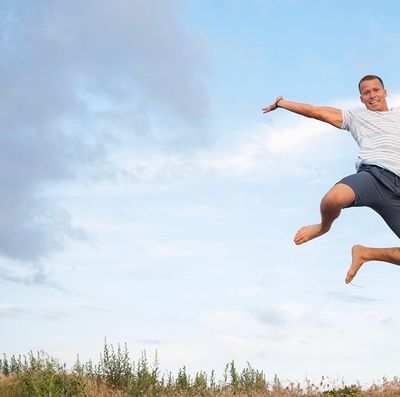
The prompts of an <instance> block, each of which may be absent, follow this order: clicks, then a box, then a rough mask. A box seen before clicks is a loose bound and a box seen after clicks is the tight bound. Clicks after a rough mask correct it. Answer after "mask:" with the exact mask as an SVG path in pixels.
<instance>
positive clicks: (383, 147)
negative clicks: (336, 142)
mask: <svg viewBox="0 0 400 397" xmlns="http://www.w3.org/2000/svg"><path fill="white" fill-rule="evenodd" d="M358 89H359V91H360V99H361V102H362V103H363V104H364V105H365V108H357V109H352V110H349V111H346V110H341V109H336V108H332V107H328V106H313V105H308V104H304V103H297V102H291V101H287V100H285V99H284V98H283V97H281V96H280V97H278V98H277V99H276V100H275V102H274V103H272V104H271V105H269V106H267V107H265V108H263V112H264V113H268V112H271V111H273V110H275V109H277V108H282V109H286V110H289V111H291V112H294V113H297V114H300V115H302V116H305V117H310V118H314V119H317V120H320V121H323V122H325V123H328V124H331V125H333V126H334V127H337V128H340V129H343V130H347V131H349V132H350V133H351V135H352V136H353V138H354V139H355V140H356V142H357V144H358V146H359V147H360V151H359V154H358V159H357V162H356V168H357V173H356V174H353V175H349V176H347V177H345V178H343V179H342V180H341V181H339V182H338V183H337V184H336V185H334V186H333V187H332V188H331V189H330V190H329V191H328V193H327V194H326V195H325V196H324V197H323V199H322V201H321V206H320V212H321V222H320V223H318V224H315V225H309V226H304V227H302V228H301V229H300V230H299V231H298V232H297V233H296V235H295V237H294V242H295V244H297V245H299V244H303V243H306V242H307V241H310V240H312V239H314V238H316V237H319V236H322V235H323V234H325V233H326V232H328V231H329V229H330V228H331V226H332V223H333V221H334V220H335V219H336V218H337V217H338V216H339V215H340V212H341V210H342V209H343V208H349V207H363V206H365V207H369V208H372V209H373V210H374V211H376V212H377V213H378V214H379V215H380V216H381V217H382V218H383V219H384V221H385V222H386V224H387V225H388V226H389V227H390V228H391V229H392V230H393V232H394V233H395V234H396V235H397V236H398V237H399V238H400V107H399V108H391V109H389V108H388V105H387V102H386V97H387V92H386V89H385V87H384V84H383V81H382V79H381V78H380V77H378V76H375V75H367V76H364V77H363V78H362V79H361V80H360V82H359V84H358ZM374 260H375V261H383V262H388V263H393V264H396V265H400V248H371V247H364V246H362V245H355V246H354V247H353V248H352V263H351V265H350V268H349V270H348V272H347V275H346V280H345V281H346V283H347V284H348V283H350V282H351V281H352V280H353V278H354V276H355V275H356V273H357V272H358V270H359V269H360V267H361V266H362V265H363V264H364V263H365V262H369V261H374Z"/></svg>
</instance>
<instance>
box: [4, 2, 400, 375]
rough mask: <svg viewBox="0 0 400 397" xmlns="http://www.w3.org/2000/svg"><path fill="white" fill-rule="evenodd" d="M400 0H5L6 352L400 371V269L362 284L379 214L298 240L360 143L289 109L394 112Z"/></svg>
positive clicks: (203, 366)
mask: <svg viewBox="0 0 400 397" xmlns="http://www.w3.org/2000/svg"><path fill="white" fill-rule="evenodd" d="M399 12H400V3H398V2H396V1H386V2H384V3H382V4H380V5H379V6H377V5H376V3H375V2H372V1H368V0H363V1H353V2H345V1H342V0H338V1H335V2H329V1H316V0H304V1H302V0H247V1H245V0H230V1H228V0H220V1H218V2H215V1H211V0H186V1H183V0H182V1H180V0H169V1H162V0H158V1H156V0H133V1H128V0H115V1H112V2H109V1H106V0H86V1H84V2H82V1H78V0H68V1H67V0H37V1H34V2H33V1H30V0H0V46H1V54H2V56H1V59H0V68H1V73H0V87H1V90H0V125H1V130H0V162H1V167H0V180H1V186H2V189H1V195H0V212H1V217H0V321H1V331H0V336H1V337H0V347H1V349H0V350H1V353H6V354H7V355H11V354H26V353H27V352H29V351H44V352H47V353H48V354H50V355H51V356H53V357H56V358H58V359H60V361H62V362H66V363H73V362H74V360H75V358H76V356H77V354H79V356H80V359H81V361H86V360H89V359H92V360H93V361H96V360H98V358H99V353H100V352H101V350H102V348H103V343H104V340H105V338H107V342H108V343H109V344H113V345H115V346H116V345H117V344H118V343H120V344H124V343H126V344H127V346H128V350H129V352H130V354H131V357H132V358H133V359H134V360H135V359H137V358H138V357H140V354H141V352H142V351H143V350H145V351H146V352H147V354H148V356H149V357H152V356H153V355H154V354H155V352H157V354H158V358H159V361H160V363H161V367H162V368H164V369H165V370H166V371H173V372H174V371H176V370H177V369H178V368H180V367H182V366H183V365H185V366H186V368H187V370H188V371H189V372H196V371H199V370H204V371H211V370H212V369H215V370H216V372H217V373H219V371H220V372H221V371H222V370H223V368H224V366H225V364H226V363H228V362H230V361H231V360H235V362H236V363H237V365H238V367H244V366H246V365H247V363H248V362H249V363H250V364H251V365H252V367H254V368H257V369H259V370H262V371H264V372H265V374H266V376H267V378H268V379H273V376H274V375H275V374H277V375H278V376H279V377H280V378H281V379H282V380H283V381H284V380H289V381H295V380H298V381H302V380H304V379H305V378H306V377H308V378H310V379H320V378H321V377H322V376H325V377H329V378H331V379H343V380H344V381H346V382H352V381H354V380H358V381H360V382H373V381H376V380H379V379H381V378H382V377H383V376H387V377H393V376H395V375H398V373H397V372H396V371H397V370H398V362H397V361H398V360H397V357H398V356H399V354H400V348H399V347H398V346H399V344H398V343H397V339H398V333H399V329H400V318H399V316H398V315H399V314H400V304H399V299H398V294H397V291H398V283H399V282H400V269H399V268H398V267H397V266H395V265H389V264H383V263H378V262H370V263H368V264H366V265H365V266H363V268H362V269H361V270H360V272H359V274H358V275H357V277H356V279H355V280H354V284H355V285H346V284H345V283H344V277H345V274H346V272H347V268H348V266H349V264H350V252H351V247H352V246H353V245H354V244H364V245H368V246H378V247H388V246H396V245H398V239H397V238H396V236H395V235H394V234H393V233H392V232H391V231H390V230H389V228H388V227H387V226H386V225H385V224H384V223H383V221H382V220H381V219H380V218H379V216H378V215H377V214H375V213H374V212H373V211H372V210H370V209H367V208H357V209H347V210H344V211H343V213H342V215H341V217H340V218H339V219H338V220H337V221H336V223H335V224H334V226H333V228H332V230H331V231H330V232H329V233H328V234H326V235H324V236H323V237H321V238H319V239H316V240H313V241H311V242H309V243H307V244H304V245H302V246H296V245H295V244H294V243H293V236H294V234H295V232H296V230H298V229H299V228H300V227H301V226H303V225H307V224H310V223H316V222H318V220H319V203H320V200H321V198H322V197H323V195H324V194H325V192H326V191H327V190H328V189H329V188H330V187H331V186H332V185H333V184H335V183H336V182H337V181H339V180H340V179H341V178H342V177H344V176H346V175H349V174H351V173H353V172H354V170H355V168H354V164H355V159H356V156H357V149H358V148H357V145H356V143H355V142H354V141H353V139H352V138H351V136H350V134H349V133H348V132H345V131H341V130H339V129H335V128H334V127H331V126H329V125H326V124H323V123H321V122H318V121H315V120H310V119H305V118H302V117H300V116H297V115H294V114H291V113H289V112H286V111H284V110H281V109H280V110H277V111H275V112H273V113H270V114H266V115H265V114H262V112H261V108H262V107H264V106H266V105H268V104H269V103H271V102H272V101H273V100H274V99H275V98H276V97H277V96H279V95H283V96H284V97H285V98H287V99H289V100H294V101H298V102H306V103H312V104H315V105H328V106H334V107H337V108H340V109H350V108H354V107H359V106H361V103H360V102H359V95H358V92H357V83H358V81H359V79H360V78H361V77H362V76H363V75H365V74H371V73H372V74H378V75H380V76H381V77H382V78H383V80H384V82H385V86H386V88H387V90H388V103H389V106H397V105H400V80H399V79H398V70H399V67H400V64H399V62H400V26H399V24H398V18H397V16H398V15H399Z"/></svg>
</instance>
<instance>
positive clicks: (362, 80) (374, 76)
mask: <svg viewBox="0 0 400 397" xmlns="http://www.w3.org/2000/svg"><path fill="white" fill-rule="evenodd" d="M375 79H377V80H379V81H380V82H381V84H382V87H383V88H385V85H384V84H383V80H382V79H381V78H380V77H379V76H376V75H375V74H367V75H366V76H364V77H363V78H362V79H361V80H360V82H359V83H358V91H360V93H361V83H362V82H364V81H368V80H375Z"/></svg>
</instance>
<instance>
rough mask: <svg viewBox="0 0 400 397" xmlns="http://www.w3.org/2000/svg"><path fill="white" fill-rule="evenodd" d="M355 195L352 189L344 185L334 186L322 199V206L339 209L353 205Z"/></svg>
mask: <svg viewBox="0 0 400 397" xmlns="http://www.w3.org/2000/svg"><path fill="white" fill-rule="evenodd" d="M355 198H356V195H355V193H354V191H353V189H352V188H351V187H350V186H348V185H346V184H344V183H338V184H336V185H335V186H334V187H333V188H332V189H331V190H329V192H328V193H327V194H326V195H325V197H324V198H323V199H322V203H321V204H322V205H324V206H329V207H331V208H336V209H341V208H345V207H347V206H349V205H351V204H353V203H354V200H355Z"/></svg>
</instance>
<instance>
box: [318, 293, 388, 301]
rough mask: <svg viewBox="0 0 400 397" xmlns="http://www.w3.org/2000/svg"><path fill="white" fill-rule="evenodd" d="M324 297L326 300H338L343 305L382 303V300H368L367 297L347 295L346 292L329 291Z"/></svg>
mask: <svg viewBox="0 0 400 397" xmlns="http://www.w3.org/2000/svg"><path fill="white" fill-rule="evenodd" d="M326 296H327V297H328V298H333V299H336V300H340V301H342V302H345V303H378V302H382V299H375V298H370V297H367V296H361V295H353V294H348V293H346V292H338V291H329V292H327V293H326Z"/></svg>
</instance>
